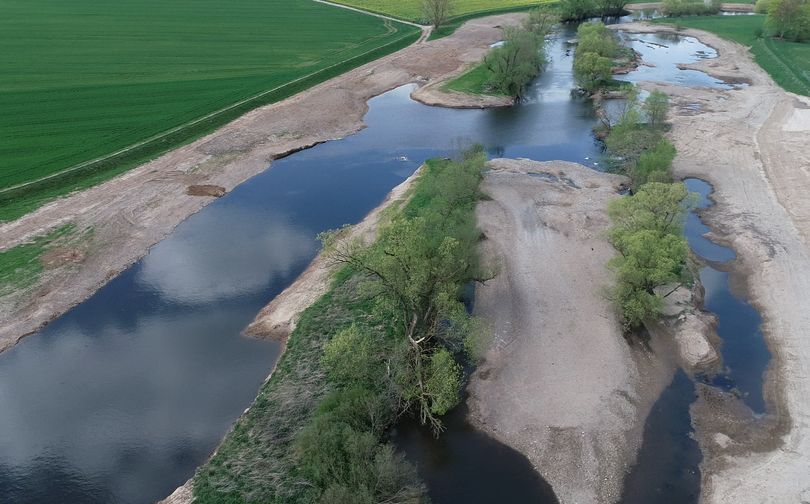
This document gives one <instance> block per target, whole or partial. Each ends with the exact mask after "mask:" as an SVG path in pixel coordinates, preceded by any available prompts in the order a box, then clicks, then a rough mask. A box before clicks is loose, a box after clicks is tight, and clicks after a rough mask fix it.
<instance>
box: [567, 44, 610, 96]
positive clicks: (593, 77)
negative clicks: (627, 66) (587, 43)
mask: <svg viewBox="0 0 810 504" xmlns="http://www.w3.org/2000/svg"><path fill="white" fill-rule="evenodd" d="M612 69H613V64H612V63H611V61H610V59H609V58H605V57H604V56H599V55H598V54H596V53H592V52H589V53H583V54H582V55H581V56H578V57H577V58H576V60H575V61H574V77H575V78H576V81H577V84H578V85H579V87H581V88H582V89H584V90H586V91H590V92H593V91H596V90H597V89H598V88H599V86H601V85H604V84H605V83H607V82H609V81H610V80H611V77H612V75H613V74H612Z"/></svg>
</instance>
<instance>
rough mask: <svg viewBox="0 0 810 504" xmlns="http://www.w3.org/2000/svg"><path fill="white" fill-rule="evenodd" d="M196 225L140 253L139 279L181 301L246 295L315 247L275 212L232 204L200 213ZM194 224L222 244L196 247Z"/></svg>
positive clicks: (283, 272) (284, 273) (287, 270)
mask: <svg viewBox="0 0 810 504" xmlns="http://www.w3.org/2000/svg"><path fill="white" fill-rule="evenodd" d="M256 221H259V222H256ZM196 224H197V226H195V227H194V228H184V229H183V230H182V231H180V232H178V233H177V234H176V236H174V239H173V240H171V241H168V242H166V243H163V244H161V245H160V246H158V247H155V249H154V250H153V251H152V252H151V253H150V254H149V255H148V256H147V257H145V258H144V260H143V265H142V267H141V270H140V274H139V275H138V278H137V282H138V284H140V285H142V286H147V287H148V288H151V289H154V290H156V291H158V292H159V293H160V294H161V295H162V296H164V297H165V298H167V299H171V300H173V301H175V302H179V303H210V302H213V301H216V300H217V299H222V298H235V297H239V296H244V295H250V294H254V293H256V292H258V291H261V290H262V289H264V287H265V286H266V285H267V284H268V283H272V282H273V281H274V280H275V279H276V277H284V276H288V275H289V273H290V271H291V269H292V268H293V266H295V265H296V264H297V263H298V262H299V260H300V258H301V257H307V256H309V255H311V254H312V253H313V252H314V250H315V246H316V245H315V242H314V241H313V239H312V236H311V235H310V234H308V233H305V232H304V231H303V230H300V229H297V228H296V227H295V226H292V225H290V224H289V222H286V221H285V220H283V219H280V218H279V217H277V216H272V217H270V218H267V217H266V216H262V215H256V214H254V213H250V212H247V211H245V210H244V209H239V208H235V207H225V208H223V210H222V211H220V212H216V213H206V214H203V215H201V218H200V219H199V220H198V221H197V222H196ZM197 227H204V228H206V229H207V230H208V232H209V233H210V234H212V235H214V236H215V240H216V241H217V242H218V243H219V244H221V245H222V246H217V247H207V248H203V249H200V248H199V244H198V243H196V240H195V239H194V231H195V230H196V228H197ZM228 244H231V246H228ZM257 265H264V267H261V268H257Z"/></svg>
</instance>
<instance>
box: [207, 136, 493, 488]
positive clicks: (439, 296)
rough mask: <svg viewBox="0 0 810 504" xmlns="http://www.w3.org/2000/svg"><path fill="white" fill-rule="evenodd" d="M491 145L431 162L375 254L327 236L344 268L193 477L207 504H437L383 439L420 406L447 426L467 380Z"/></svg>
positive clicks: (425, 415)
mask: <svg viewBox="0 0 810 504" xmlns="http://www.w3.org/2000/svg"><path fill="white" fill-rule="evenodd" d="M485 161H486V156H485V154H484V152H483V150H482V149H480V148H477V149H472V150H470V151H467V152H465V153H464V154H463V155H462V156H461V158H460V159H459V160H457V161H446V160H433V161H431V162H429V163H428V164H427V166H426V167H424V168H423V172H422V174H421V176H420V177H419V178H418V179H417V180H416V182H415V183H414V185H413V187H412V189H411V193H410V199H409V201H408V203H407V204H406V205H404V206H403V207H398V208H397V210H398V212H397V213H395V214H393V215H391V216H390V221H389V222H388V223H387V224H385V225H383V227H382V229H380V231H379V234H378V238H377V240H376V241H375V242H374V243H373V244H371V245H370V246H364V245H363V244H362V243H360V242H358V241H352V240H341V239H340V233H328V234H326V235H325V236H324V237H323V238H324V241H325V247H326V251H325V252H326V253H327V254H334V255H331V257H332V258H333V259H334V260H335V261H336V262H338V263H342V264H344V265H345V266H344V267H343V268H341V269H340V270H339V273H338V274H337V275H336V276H335V280H334V284H333V286H332V287H331V289H330V290H329V291H328V292H327V293H326V294H325V295H324V296H323V297H322V298H321V299H319V300H318V301H316V302H315V304H313V305H312V306H310V307H309V308H308V309H307V310H305V311H304V312H303V314H302V315H301V318H300V320H299V323H298V326H297V327H296V329H295V331H293V333H292V334H291V335H290V337H289V339H288V343H287V349H286V352H285V353H284V355H283V356H282V357H281V359H280V361H279V362H278V364H277V366H276V369H275V371H274V372H273V375H272V376H271V378H270V379H269V380H268V381H267V383H265V384H264V385H263V386H262V389H261V390H260V392H259V395H258V397H257V398H256V401H255V402H254V404H253V405H252V406H251V408H250V409H249V410H248V411H247V412H246V413H245V415H243V416H242V417H241V418H240V419H239V420H238V421H237V423H236V425H235V426H234V428H233V430H232V431H231V432H230V433H229V434H228V436H227V437H226V438H225V440H224V441H223V443H222V445H221V446H220V447H219V448H218V450H217V453H216V455H214V457H212V459H211V460H210V461H209V463H208V464H206V465H205V466H203V467H201V468H200V469H199V470H198V471H197V474H196V475H195V477H194V496H195V499H196V500H195V502H196V503H197V504H214V503H216V504H219V503H226V504H231V503H239V504H243V503H255V502H262V503H265V502H267V503H285V504H288V503H314V502H318V503H334V504H338V503H352V504H355V503H378V502H387V503H394V504H396V503H401V504H416V503H420V502H425V501H426V497H425V489H424V487H423V485H422V484H421V483H420V482H419V480H418V477H417V474H416V471H415V469H414V467H413V466H412V465H410V464H408V463H407V462H406V461H405V460H404V459H403V458H402V457H401V456H399V455H397V454H396V453H395V452H394V450H393V448H392V447H391V446H390V445H388V444H386V443H384V442H382V439H383V436H384V433H385V430H386V429H387V428H388V427H389V426H390V425H391V423H392V422H393V421H394V420H395V419H396V418H397V417H398V415H400V414H402V413H404V412H406V411H413V412H415V413H417V414H418V415H420V417H421V418H422V420H423V421H424V422H430V424H431V425H432V426H433V427H434V428H435V429H437V432H438V429H440V427H441V422H440V420H439V419H438V417H439V416H440V415H443V414H444V413H446V412H447V411H448V410H449V409H450V408H452V407H453V406H455V405H456V404H458V401H459V400H460V390H461V387H462V384H463V381H462V374H461V366H460V364H459V363H458V362H457V361H456V358H455V355H456V354H457V350H459V349H461V348H465V347H466V346H467V341H466V340H467V336H468V335H471V334H474V335H475V338H476V342H477V344H478V345H480V346H483V345H484V343H483V341H484V340H483V335H482V333H483V331H482V327H481V326H480V324H477V323H476V321H475V320H474V319H471V318H470V317H469V316H467V314H466V312H465V310H464V307H463V305H462V304H461V303H460V302H459V301H458V297H459V294H460V292H461V287H462V286H463V285H464V284H466V283H467V282H469V281H470V280H472V279H473V278H475V276H476V275H478V274H480V272H481V271H482V268H481V267H480V265H479V264H478V260H477V256H476V255H475V250H476V247H475V245H476V243H477V241H478V238H479V232H478V231H477V230H476V228H475V216H474V213H473V212H474V209H475V204H476V201H477V199H478V197H479V192H478V185H479V183H480V181H481V177H482V174H481V170H482V168H483V166H484V163H485Z"/></svg>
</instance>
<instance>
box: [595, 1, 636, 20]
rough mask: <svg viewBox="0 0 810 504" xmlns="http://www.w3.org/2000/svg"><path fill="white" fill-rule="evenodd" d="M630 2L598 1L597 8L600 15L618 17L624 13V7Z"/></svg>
mask: <svg viewBox="0 0 810 504" xmlns="http://www.w3.org/2000/svg"><path fill="white" fill-rule="evenodd" d="M628 3H629V2H628V0H596V6H597V7H598V9H599V14H600V15H601V16H602V17H605V16H618V15H619V14H622V13H623V12H624V7H625V6H626V5H627V4H628Z"/></svg>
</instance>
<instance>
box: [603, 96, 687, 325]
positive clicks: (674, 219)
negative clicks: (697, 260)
mask: <svg viewBox="0 0 810 504" xmlns="http://www.w3.org/2000/svg"><path fill="white" fill-rule="evenodd" d="M627 99H628V105H627V106H626V108H625V111H624V114H623V115H622V117H621V119H620V120H619V121H618V122H617V123H616V124H615V125H614V126H612V127H611V129H610V131H609V133H608V135H607V137H606V138H605V147H606V149H607V151H608V153H609V154H610V156H611V157H612V158H613V159H614V163H613V169H614V170H616V171H619V172H621V173H624V174H626V175H628V176H629V177H630V179H631V195H629V196H626V197H623V198H618V199H616V200H614V201H612V202H611V203H610V204H609V206H608V215H609V216H610V219H611V221H612V225H611V227H610V229H609V230H608V235H607V236H608V240H609V241H610V243H611V244H612V245H613V247H614V248H615V249H616V250H617V251H618V252H619V254H618V255H617V256H616V257H615V258H613V259H612V260H611V261H610V263H609V267H610V268H612V269H613V270H614V271H615V273H616V283H615V285H614V286H613V287H612V288H611V289H610V293H609V296H610V298H611V299H612V301H613V302H614V303H615V306H616V308H617V311H618V313H619V316H620V319H621V321H622V324H623V326H624V328H625V330H627V331H632V330H635V329H636V328H638V327H640V326H641V325H642V324H643V323H644V322H645V321H648V320H650V319H652V318H655V317H657V316H659V315H660V313H661V309H662V307H663V303H664V297H665V296H666V295H667V293H663V294H662V293H661V292H660V290H659V289H660V288H661V287H663V286H665V285H670V284H681V283H683V282H686V281H687V280H688V277H689V272H688V269H687V267H686V259H687V256H688V250H689V249H688V246H687V243H686V238H685V237H684V234H683V223H684V218H685V215H686V211H687V209H688V206H689V204H690V201H691V198H690V197H689V194H688V192H687V190H686V187H685V186H684V184H682V183H680V182H678V183H673V182H672V177H671V175H670V173H669V170H670V168H671V166H672V161H673V160H674V158H675V147H674V146H673V145H672V143H670V141H669V140H668V139H667V138H666V137H665V135H664V133H665V131H666V129H667V127H668V124H667V122H666V116H667V112H668V109H669V98H668V97H667V95H666V94H665V93H662V92H661V91H652V92H651V93H650V94H649V96H648V97H647V98H646V99H645V100H644V101H643V102H642V103H638V101H637V94H636V92H635V91H633V92H631V93H630V94H629V95H628V98H627Z"/></svg>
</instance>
